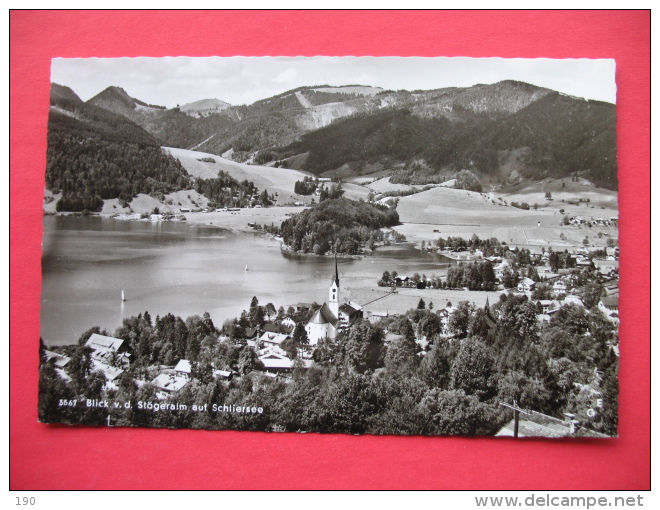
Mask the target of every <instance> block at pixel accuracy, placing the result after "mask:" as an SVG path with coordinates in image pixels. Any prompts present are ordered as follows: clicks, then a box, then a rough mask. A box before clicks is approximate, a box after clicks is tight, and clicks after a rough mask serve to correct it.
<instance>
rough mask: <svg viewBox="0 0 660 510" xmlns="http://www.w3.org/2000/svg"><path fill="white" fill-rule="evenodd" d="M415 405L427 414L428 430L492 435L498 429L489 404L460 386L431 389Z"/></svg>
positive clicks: (434, 432)
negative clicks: (467, 393)
mask: <svg viewBox="0 0 660 510" xmlns="http://www.w3.org/2000/svg"><path fill="white" fill-rule="evenodd" d="M418 407H419V409H420V410H421V411H422V413H423V414H424V415H425V416H426V419H427V427H426V430H425V432H426V433H428V434H440V435H463V436H473V435H486V434H489V435H491V434H493V433H494V432H495V431H496V430H497V429H496V428H495V427H496V426H497V424H496V423H495V420H494V419H493V413H492V411H491V410H490V408H489V407H487V406H486V405H484V404H482V403H481V402H479V399H478V398H477V397H475V396H474V395H466V393H465V392H464V391H462V390H449V391H443V390H439V389H437V388H435V389H432V390H431V391H429V392H428V393H427V394H426V396H425V397H424V398H423V399H422V401H421V402H420V403H419V406H418Z"/></svg>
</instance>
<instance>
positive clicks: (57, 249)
mask: <svg viewBox="0 0 660 510" xmlns="http://www.w3.org/2000/svg"><path fill="white" fill-rule="evenodd" d="M246 265H247V266H248V270H247V271H245V266H246ZM42 267H43V283H42V296H41V298H42V299H41V336H42V338H43V339H44V342H45V343H46V344H47V345H65V344H71V343H75V342H76V341H77V340H78V337H79V336H80V335H81V334H82V333H83V332H84V331H86V330H87V329H89V328H90V327H92V326H101V328H104V329H106V330H107V331H108V332H109V333H110V334H112V333H113V332H114V330H115V329H116V328H117V327H118V326H120V325H121V322H122V319H123V318H124V317H130V316H133V315H137V314H138V313H141V312H144V311H149V313H150V314H151V316H152V317H153V318H155V317H156V315H165V314H167V313H173V314H174V315H178V316H180V317H182V318H183V319H185V318H186V317H188V316H190V315H196V314H197V315H201V314H203V313H204V312H209V313H210V315H211V318H212V319H213V321H214V323H215V324H216V326H221V325H222V323H223V322H224V321H225V320H226V319H230V318H234V317H238V316H239V315H240V313H241V311H242V310H245V309H247V308H249V305H250V301H251V299H252V297H253V296H257V298H258V299H259V303H260V304H262V305H265V304H266V303H268V302H271V303H273V304H274V305H275V307H276V308H278V307H279V306H284V308H287V307H288V306H289V305H293V304H296V303H298V302H308V303H311V302H313V301H316V302H318V303H323V302H324V301H325V300H326V299H327V290H328V286H329V284H330V279H331V277H332V275H333V272H334V261H333V259H332V258H331V257H317V256H313V255H311V256H310V255H292V254H285V253H282V252H281V250H280V244H279V242H278V241H277V240H275V239H273V238H272V237H271V236H267V235H263V234H258V233H254V234H252V233H240V232H231V231H227V230H223V229H219V228H215V227H208V226H203V225H190V224H186V223H185V222H145V221H120V220H114V219H111V218H101V217H74V216H45V217H44V240H43V258H42ZM446 267H447V259H444V258H443V257H441V256H439V255H435V254H427V253H423V252H421V251H420V250H418V249H415V248H414V247H412V246H410V245H407V244H403V245H396V246H389V247H381V248H378V249H377V251H376V253H375V255H373V256H369V257H363V258H355V259H353V258H340V259H338V268H339V277H340V282H341V290H342V293H341V299H342V300H344V299H346V298H349V297H350V289H351V287H353V288H355V287H365V286H370V285H373V286H376V282H377V280H378V279H379V278H380V277H381V275H382V274H383V272H384V271H393V270H394V271H397V272H399V273H400V274H409V275H412V274H413V273H415V272H418V273H420V274H422V273H425V274H426V275H428V276H430V275H432V274H436V275H440V274H445V272H446ZM122 290H123V291H124V292H125V297H126V301H125V302H122V301H121V294H122Z"/></svg>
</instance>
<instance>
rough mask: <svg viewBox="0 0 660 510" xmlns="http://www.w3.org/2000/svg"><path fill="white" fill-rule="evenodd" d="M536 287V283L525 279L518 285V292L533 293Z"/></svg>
mask: <svg viewBox="0 0 660 510" xmlns="http://www.w3.org/2000/svg"><path fill="white" fill-rule="evenodd" d="M534 287H536V282H535V281H534V280H532V279H531V278H523V279H522V280H520V283H518V292H532V291H533V290H534Z"/></svg>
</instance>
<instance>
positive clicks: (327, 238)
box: [280, 198, 399, 255]
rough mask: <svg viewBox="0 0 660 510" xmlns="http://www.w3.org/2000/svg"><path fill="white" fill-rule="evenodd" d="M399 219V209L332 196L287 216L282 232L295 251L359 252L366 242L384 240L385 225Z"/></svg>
mask: <svg viewBox="0 0 660 510" xmlns="http://www.w3.org/2000/svg"><path fill="white" fill-rule="evenodd" d="M398 222H399V215H398V213H397V212H396V209H388V208H387V207H386V206H378V205H374V204H368V203H365V202H358V201H354V200H348V199H346V198H338V199H328V200H324V201H323V202H321V203H320V204H319V205H318V206H316V207H313V208H311V209H307V210H305V211H303V212H301V213H298V214H296V215H295V216H292V217H291V218H288V219H286V220H285V221H284V222H283V223H282V226H281V228H280V235H281V236H282V238H283V239H284V244H285V245H287V246H288V247H289V248H290V249H291V250H292V251H302V252H304V253H315V254H317V255H323V254H324V253H327V252H328V251H332V252H333V253H344V254H349V255H355V254H357V253H360V252H361V251H362V250H363V247H364V245H367V246H368V247H369V248H373V245H374V243H376V242H377V241H382V240H383V238H384V234H383V232H382V231H381V230H380V229H381V228H383V227H391V226H393V225H396V224H397V223H398Z"/></svg>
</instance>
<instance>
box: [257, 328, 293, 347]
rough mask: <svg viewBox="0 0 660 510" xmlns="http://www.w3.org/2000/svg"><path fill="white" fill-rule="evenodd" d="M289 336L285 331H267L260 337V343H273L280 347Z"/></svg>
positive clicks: (265, 344)
mask: <svg viewBox="0 0 660 510" xmlns="http://www.w3.org/2000/svg"><path fill="white" fill-rule="evenodd" d="M287 338H289V335H287V334H285V333H272V332H268V331H266V332H265V333H263V334H262V335H261V336H260V337H259V343H260V344H261V345H263V346H268V345H272V346H275V347H279V346H280V345H282V342H284V340H286V339H287Z"/></svg>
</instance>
